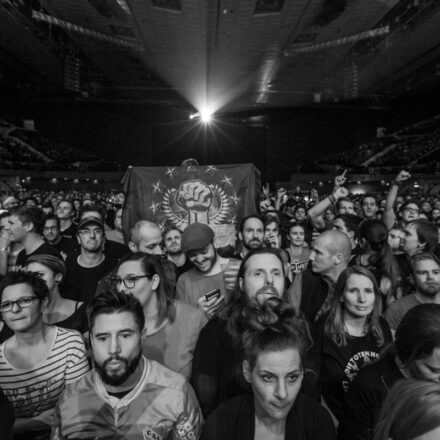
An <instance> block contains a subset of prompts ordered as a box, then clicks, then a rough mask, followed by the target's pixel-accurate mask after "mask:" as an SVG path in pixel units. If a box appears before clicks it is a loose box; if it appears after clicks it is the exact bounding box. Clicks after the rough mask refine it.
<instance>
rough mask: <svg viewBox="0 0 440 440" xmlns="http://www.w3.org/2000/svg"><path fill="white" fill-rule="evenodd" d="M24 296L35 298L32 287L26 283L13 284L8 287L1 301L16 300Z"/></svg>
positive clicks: (4, 290)
mask: <svg viewBox="0 0 440 440" xmlns="http://www.w3.org/2000/svg"><path fill="white" fill-rule="evenodd" d="M22 296H34V292H33V290H32V287H31V286H29V284H26V283H19V284H13V285H11V286H6V287H5V288H4V289H3V293H2V294H1V300H2V301H6V300H12V299H14V298H20V297H22Z"/></svg>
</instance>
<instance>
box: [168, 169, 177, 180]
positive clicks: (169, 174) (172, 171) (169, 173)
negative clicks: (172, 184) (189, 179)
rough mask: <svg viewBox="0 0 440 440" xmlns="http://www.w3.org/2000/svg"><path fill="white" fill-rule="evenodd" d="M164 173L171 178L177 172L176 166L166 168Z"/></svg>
mask: <svg viewBox="0 0 440 440" xmlns="http://www.w3.org/2000/svg"><path fill="white" fill-rule="evenodd" d="M165 174H168V176H170V179H172V178H173V177H174V174H177V171H176V167H172V168H167V170H166V171H165Z"/></svg>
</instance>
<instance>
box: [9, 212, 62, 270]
mask: <svg viewBox="0 0 440 440" xmlns="http://www.w3.org/2000/svg"><path fill="white" fill-rule="evenodd" d="M43 227H44V214H43V211H42V210H41V209H40V208H37V207H31V208H27V207H26V206H20V207H18V208H14V209H12V211H11V215H10V216H9V217H8V223H7V224H6V225H5V228H4V229H5V230H7V231H9V234H10V240H11V241H12V242H18V243H20V244H21V245H22V246H23V249H22V250H21V251H20V252H19V254H18V255H17V260H16V270H20V269H24V268H25V266H26V260H27V258H28V257H30V256H31V255H36V254H49V255H55V256H56V257H58V258H61V255H60V253H59V252H58V250H57V249H55V248H54V247H53V246H50V245H49V244H47V243H46V242H45V241H44V240H43V238H42V237H41V235H42V233H43Z"/></svg>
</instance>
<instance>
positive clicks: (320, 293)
mask: <svg viewBox="0 0 440 440" xmlns="http://www.w3.org/2000/svg"><path fill="white" fill-rule="evenodd" d="M311 248H312V253H311V254H310V257H309V260H310V266H309V268H308V269H307V270H305V271H304V272H301V273H299V274H298V275H297V276H296V277H295V281H294V282H293V284H292V285H291V286H290V288H289V294H290V297H291V300H292V302H293V304H294V306H295V307H296V308H297V309H299V310H301V312H302V313H303V314H304V316H305V318H306V319H307V320H308V321H309V323H313V322H315V321H317V320H318V319H319V318H320V317H321V316H323V315H325V314H326V313H327V312H328V311H329V309H330V303H331V298H332V295H333V292H334V288H335V284H336V281H337V280H338V278H339V275H340V274H341V272H342V271H343V270H345V269H346V268H347V266H348V262H349V261H350V255H351V243H350V240H349V239H348V237H347V236H346V235H345V234H344V233H342V232H340V231H336V230H333V231H325V232H323V233H322V234H320V235H318V237H316V239H315V240H314V241H313V243H312V246H311Z"/></svg>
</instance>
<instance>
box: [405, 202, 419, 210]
mask: <svg viewBox="0 0 440 440" xmlns="http://www.w3.org/2000/svg"><path fill="white" fill-rule="evenodd" d="M408 208H410V209H419V207H418V206H417V205H416V204H415V203H407V204H406V206H405V209H408Z"/></svg>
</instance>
